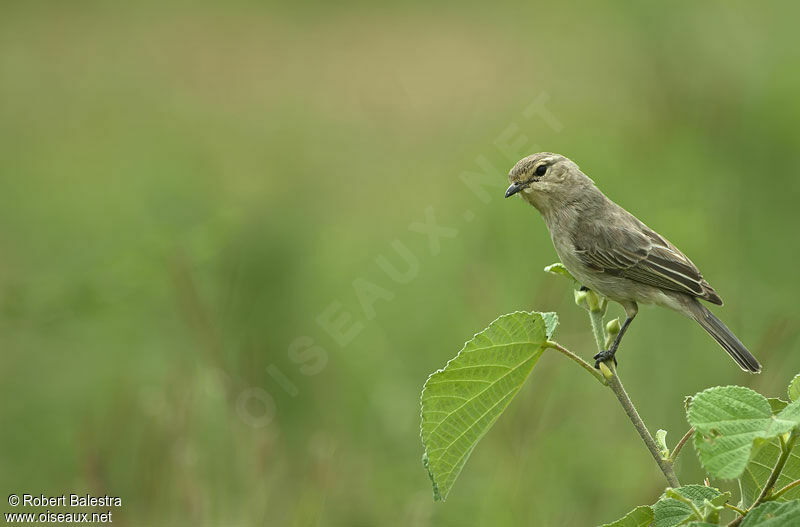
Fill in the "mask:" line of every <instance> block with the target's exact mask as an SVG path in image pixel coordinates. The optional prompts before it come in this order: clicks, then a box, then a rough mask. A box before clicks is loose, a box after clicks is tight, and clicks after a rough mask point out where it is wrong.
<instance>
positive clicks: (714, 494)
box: [653, 485, 731, 527]
mask: <svg viewBox="0 0 800 527" xmlns="http://www.w3.org/2000/svg"><path fill="white" fill-rule="evenodd" d="M730 497H731V493H730V492H724V493H723V492H720V491H719V490H718V489H715V488H713V487H706V486H704V485H685V486H683V487H680V488H677V489H668V490H667V492H666V493H665V495H664V496H663V497H662V498H661V499H660V500H658V501H657V502H656V504H655V505H653V516H654V523H653V527H674V526H676V525H683V524H685V523H687V522H689V521H693V520H694V521H699V522H703V521H707V520H708V521H718V520H719V514H718V511H717V510H716V509H717V508H719V507H721V506H722V504H723V503H725V502H727V501H728V500H729V499H730ZM698 511H699V512H700V514H699V515H698Z"/></svg>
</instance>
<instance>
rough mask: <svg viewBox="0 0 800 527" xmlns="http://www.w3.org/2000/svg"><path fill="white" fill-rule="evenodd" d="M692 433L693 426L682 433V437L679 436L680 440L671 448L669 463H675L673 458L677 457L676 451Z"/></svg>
mask: <svg viewBox="0 0 800 527" xmlns="http://www.w3.org/2000/svg"><path fill="white" fill-rule="evenodd" d="M693 434H694V427H692V428H690V429H689V431H688V432H686V433H685V434H683V437H682V438H681V440H680V441H678V444H677V445H675V448H673V449H672V453H671V454H670V455H669V461H670V463H675V459H676V458H677V457H678V452H680V451H681V448H683V445H685V444H686V441H688V440H689V438H690V437H692V435H693Z"/></svg>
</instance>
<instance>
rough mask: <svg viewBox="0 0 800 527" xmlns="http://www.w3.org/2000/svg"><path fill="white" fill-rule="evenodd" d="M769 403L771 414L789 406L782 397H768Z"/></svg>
mask: <svg viewBox="0 0 800 527" xmlns="http://www.w3.org/2000/svg"><path fill="white" fill-rule="evenodd" d="M767 402H768V403H769V407H770V409H771V410H772V413H773V414H777V413H779V412H780V411H781V410H783V409H784V408H786V407H787V406H789V403H787V402H786V401H784V400H783V399H778V398H777V397H770V398H769V399H767Z"/></svg>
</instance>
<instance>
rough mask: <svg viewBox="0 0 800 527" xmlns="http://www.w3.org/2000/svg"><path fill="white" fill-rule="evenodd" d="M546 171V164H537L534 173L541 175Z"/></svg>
mask: <svg viewBox="0 0 800 527" xmlns="http://www.w3.org/2000/svg"><path fill="white" fill-rule="evenodd" d="M545 172H547V165H539V166H538V167H536V175H537V176H539V177H542V176H543V175H544V173H545Z"/></svg>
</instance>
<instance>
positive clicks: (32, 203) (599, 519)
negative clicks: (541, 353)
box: [0, 1, 800, 526]
mask: <svg viewBox="0 0 800 527" xmlns="http://www.w3.org/2000/svg"><path fill="white" fill-rule="evenodd" d="M798 16H800V9H799V8H798V5H797V4H796V3H793V2H788V1H787V2H775V3H767V4H764V3H761V4H755V3H747V2H723V1H715V2H705V3H702V4H698V3H695V2H688V1H687V2H679V3H670V4H669V5H663V4H658V3H652V2H647V3H628V2H608V3H602V4H601V3H584V4H581V5H578V4H575V5H571V4H568V3H566V2H561V3H551V4H543V3H539V2H535V3H534V2H518V3H507V2H494V3H490V4H485V5H480V4H479V5H467V4H462V3H456V2H450V3H443V4H438V5H431V4H429V3H427V2H411V3H402V2H395V3H391V4H387V5H374V4H372V3H367V2H318V3H293V4H288V3H287V4H271V3H259V2H247V1H234V2H227V3H223V2H219V3H212V2H179V1H178V2H150V1H145V2H131V3H118V4H111V3H105V2H49V3H46V2H24V3H23V2H18V3H11V2H7V3H4V4H3V14H2V17H0V177H2V188H1V190H0V225H2V227H0V349H1V351H0V372H2V382H0V398H1V399H2V405H0V422H2V433H0V489H2V491H3V495H4V496H5V495H7V494H10V493H12V492H15V493H23V492H29V493H33V494H37V493H45V494H61V493H63V492H66V493H69V492H79V493H80V492H90V493H92V494H96V495H98V494H99V495H102V494H109V495H112V496H120V497H121V498H122V499H123V506H122V507H121V508H120V509H115V512H114V523H115V525H269V526H273V525H275V526H279V525H280V526H283V525H286V526H328V525H330V526H374V525H402V526H429V525H437V526H438V525H442V526H463V525H548V526H550V525H553V526H586V525H595V524H600V523H603V522H605V521H610V520H612V519H615V518H617V517H619V516H621V515H622V514H623V513H625V512H626V511H628V510H630V509H631V508H632V507H633V506H634V505H637V504H640V503H651V502H652V501H653V500H655V498H656V497H657V495H658V493H659V491H660V490H661V489H662V488H663V482H662V479H661V476H660V473H659V472H658V470H657V469H656V467H655V464H654V463H653V462H652V460H651V459H650V458H649V454H648V453H647V452H646V450H645V449H644V447H643V446H642V445H641V443H640V441H639V439H638V437H637V436H636V433H635V431H634V430H633V429H632V427H631V426H630V424H629V423H628V421H627V420H626V418H625V416H624V415H623V413H622V411H621V409H620V408H619V407H618V406H617V404H616V402H615V401H614V399H613V397H612V396H611V394H610V393H609V392H607V391H604V390H603V389H602V388H601V387H599V386H598V385H597V384H596V383H595V382H593V381H592V380H591V379H589V377H588V376H587V375H586V374H585V373H584V372H582V371H580V369H578V368H576V367H574V366H573V365H572V364H570V363H568V362H567V361H565V360H563V358H561V357H559V356H556V355H546V356H545V357H544V358H543V359H542V360H541V361H540V363H539V364H538V365H537V367H536V368H535V370H534V372H533V374H532V376H531V378H530V379H529V381H528V382H527V383H526V385H525V386H524V388H523V390H522V391H521V392H520V394H519V396H518V397H517V398H516V399H515V400H514V401H513V403H512V405H511V406H510V407H509V409H508V411H507V413H506V414H504V415H503V416H502V417H501V419H500V420H499V421H498V423H497V424H496V426H495V427H494V428H493V429H492V430H491V432H490V433H489V434H488V435H487V436H486V438H485V439H484V440H483V441H482V443H481V444H480V445H479V446H478V448H477V449H476V450H475V452H474V454H473V455H472V458H471V459H470V461H469V462H468V463H467V466H466V468H465V470H464V472H463V473H462V475H461V477H460V479H459V481H458V482H457V483H456V485H455V487H454V489H453V492H452V493H451V496H450V498H449V500H448V501H447V502H446V503H445V504H441V503H436V504H435V503H433V501H432V493H431V488H430V483H429V481H428V478H427V475H426V474H425V471H424V470H423V468H422V464H421V461H420V458H421V454H422V447H421V444H420V440H419V436H418V434H419V415H418V413H419V406H418V404H419V403H418V397H419V392H420V389H421V387H422V384H423V382H424V381H425V379H426V377H427V375H428V374H429V373H431V372H432V371H434V370H435V369H437V368H439V367H441V366H443V365H444V363H445V362H446V361H447V359H449V358H450V357H452V356H453V355H455V353H456V352H457V351H458V350H459V349H460V347H461V345H462V344H463V342H464V341H465V340H467V339H468V338H469V337H470V336H471V335H472V334H473V333H474V332H476V331H479V330H480V329H482V328H484V327H485V326H486V325H487V324H488V323H489V322H490V321H491V320H493V319H494V318H495V317H496V316H498V315H500V314H503V313H507V312H510V311H514V310H518V309H525V310H530V309H537V310H543V311H550V310H554V311H558V312H559V314H560V317H561V327H560V329H559V331H558V338H559V340H560V341H561V342H563V343H564V344H565V345H568V346H569V347H571V348H573V349H575V350H579V351H580V352H581V353H582V354H583V355H584V356H589V355H591V354H592V353H593V351H592V345H593V344H592V338H591V334H590V332H589V329H588V324H587V321H586V320H585V318H584V317H585V315H584V313H583V312H582V311H581V310H580V309H578V308H577V307H575V306H574V304H573V301H572V292H571V290H570V286H569V284H567V283H566V281H564V280H563V279H561V278H558V277H554V276H548V275H545V274H544V273H543V272H542V268H543V267H544V266H545V265H547V264H549V263H552V262H553V261H555V259H556V257H555V253H554V251H553V248H552V246H551V243H550V241H549V238H548V235H547V233H546V230H545V227H544V225H543V223H542V222H541V220H540V219H539V217H538V214H537V213H536V212H535V210H533V209H531V208H530V207H527V206H525V205H524V204H523V203H522V202H521V201H520V200H516V199H515V200H507V201H506V200H504V199H502V193H503V190H504V189H505V187H506V177H505V174H507V172H508V170H509V168H510V167H511V166H512V165H513V163H514V162H515V161H516V158H517V157H521V156H522V155H524V154H527V153H531V152H533V151H538V150H548V151H555V152H561V153H564V154H566V155H568V156H570V157H571V158H573V159H574V160H576V161H577V162H578V163H579V164H580V165H581V167H582V168H583V169H584V171H586V172H587V173H588V174H589V175H590V176H592V177H593V178H594V179H595V181H596V182H597V183H598V184H599V186H600V187H601V188H602V189H603V190H604V191H605V192H606V193H607V194H608V195H609V196H611V197H612V198H613V199H615V200H616V201H617V202H619V203H620V204H622V205H623V206H625V207H626V208H628V209H629V210H631V211H633V212H634V213H636V214H637V215H639V216H640V217H641V218H642V219H643V220H644V221H646V222H647V223H648V224H649V225H650V226H651V227H653V228H655V229H657V230H659V231H660V232H662V233H663V234H665V235H666V236H667V237H668V238H670V239H671V240H672V241H673V242H674V243H676V244H677V245H678V246H679V247H681V248H682V250H683V251H684V252H686V253H687V254H688V255H689V256H690V257H691V258H692V259H693V260H694V261H695V262H696V263H697V264H698V265H699V267H700V268H701V269H702V270H703V272H704V274H705V276H706V277H707V278H708V280H709V281H710V282H711V283H712V284H713V285H714V286H715V288H716V289H717V290H718V291H719V292H720V294H721V295H722V297H723V298H724V299H725V301H726V305H725V307H724V308H720V309H715V311H716V312H717V313H718V314H719V315H720V316H721V318H723V319H724V320H725V321H726V322H727V323H728V324H729V325H730V326H731V328H732V329H733V330H734V331H735V332H736V333H737V334H738V335H739V336H740V337H741V339H742V340H743V341H744V342H745V343H747V344H748V345H749V346H750V348H751V350H752V351H753V353H754V354H755V355H756V356H757V357H758V358H759V359H760V360H761V362H762V363H763V364H764V366H765V368H764V373H763V374H761V375H760V376H757V377H756V376H748V375H747V374H744V373H742V372H740V371H739V369H738V368H737V367H736V366H735V364H734V363H733V362H732V361H731V360H730V359H729V358H728V357H727V356H726V354H725V353H724V352H723V351H722V350H720V349H719V348H718V347H717V345H716V344H715V343H714V342H713V341H712V340H711V339H710V338H709V337H708V336H707V335H706V334H705V333H704V332H703V331H702V330H701V329H700V328H699V327H697V326H696V325H694V324H691V323H689V322H688V321H687V320H685V319H683V318H681V317H680V316H679V315H677V314H674V313H671V312H667V311H664V310H656V309H644V310H643V311H642V313H641V316H640V317H639V318H638V319H637V322H636V324H635V325H634V326H633V327H632V329H631V331H630V333H629V334H628V336H627V338H626V341H625V345H624V346H623V349H622V350H621V353H620V358H621V374H622V375H624V379H625V381H626V384H627V387H628V389H629V392H630V393H631V396H632V397H633V398H634V400H635V401H637V403H638V404H639V409H640V411H641V413H642V414H643V417H644V419H645V421H646V422H647V423H648V425H649V426H650V427H651V428H652V429H653V430H655V429H656V428H666V429H668V430H669V432H670V435H669V439H670V440H671V441H672V444H674V442H675V441H677V439H678V438H679V437H680V436H681V435H682V434H683V433H684V431H685V430H686V429H687V425H686V422H685V418H684V414H683V410H682V408H683V398H684V396H686V395H690V394H694V393H696V392H697V391H699V390H701V389H703V388H705V387H708V386H712V385H716V384H727V383H735V384H743V385H747V386H751V387H754V388H756V389H758V390H761V391H763V392H764V393H765V394H767V395H770V396H775V395H780V394H782V393H783V391H784V387H785V386H786V384H787V383H788V381H789V379H790V378H791V377H792V376H793V375H794V374H795V373H797V372H798V371H800V354H799V353H798V332H800V309H798V302H800V300H798V288H797V279H796V278H795V277H794V276H793V273H794V271H795V270H796V268H797V262H798V261H800V250H799V249H798V241H797V239H798V238H797V233H796V228H797V225H798V208H797V198H798V193H800V179H798V167H800V155H798V148H800V134H798V122H800V97H798V93H800V67H798V66H800V63H799V60H800V46H798V40H797V28H796V20H797V18H798ZM465 173H466V174H468V175H467V176H465V175H464V174H465ZM470 173H471V174H473V175H472V176H470V175H469V174H470ZM476 173H477V174H482V176H481V177H482V179H480V181H481V183H480V184H478V185H477V187H470V186H469V185H467V184H465V182H464V178H465V177H466V178H467V179H469V178H475V177H477V176H475V175H474V174H476ZM431 217H432V218H434V219H435V222H436V224H438V225H440V226H442V227H447V228H448V229H449V230H447V231H446V232H441V233H440V234H442V236H441V237H440V238H438V239H437V240H434V241H438V243H433V244H432V243H431V240H430V239H429V237H428V236H427V235H426V234H425V233H424V230H425V229H422V230H423V232H419V230H420V229H419V225H413V224H419V223H422V224H426V218H428V219H430V218H431ZM410 226H411V228H410ZM426 228H427V227H426ZM381 257H383V258H384V259H385V260H384V259H381ZM379 262H382V263H381V264H379ZM387 262H388V264H390V265H392V266H393V267H394V268H395V270H396V273H395V276H394V279H393V278H391V277H390V276H389V275H387V273H386V272H385V270H384V269H383V268H386V267H387ZM409 262H410V264H409ZM382 266H383V268H382ZM398 273H399V274H398ZM398 280H399V281H398ZM359 293H360V296H359ZM614 309H615V310H617V311H615V314H621V310H619V308H618V307H615V308H614ZM320 320H322V323H320ZM333 328H338V329H333ZM679 474H680V475H681V476H682V478H683V479H684V480H685V481H699V478H700V474H701V472H700V470H699V467H698V463H697V460H696V458H695V456H694V454H693V452H692V451H691V450H690V449H688V450H687V451H686V452H684V454H683V456H682V461H681V463H680V466H679ZM0 509H2V510H3V512H6V511H9V510H11V509H10V507H8V506H7V504H6V503H5V499H4V500H3V504H2V505H0ZM17 510H19V509H17Z"/></svg>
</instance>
